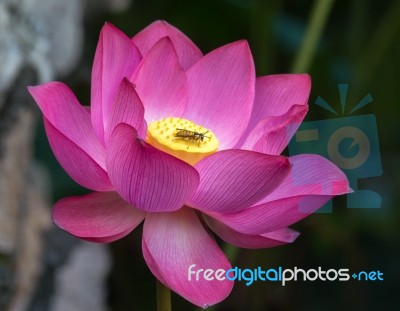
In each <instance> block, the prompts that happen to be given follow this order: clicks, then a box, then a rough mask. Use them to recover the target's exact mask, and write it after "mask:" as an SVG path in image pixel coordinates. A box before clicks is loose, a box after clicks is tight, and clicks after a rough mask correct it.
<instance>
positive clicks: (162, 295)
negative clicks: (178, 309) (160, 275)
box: [157, 280, 172, 311]
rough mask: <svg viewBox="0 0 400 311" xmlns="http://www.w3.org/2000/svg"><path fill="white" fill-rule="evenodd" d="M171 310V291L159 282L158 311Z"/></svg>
mask: <svg viewBox="0 0 400 311" xmlns="http://www.w3.org/2000/svg"><path fill="white" fill-rule="evenodd" d="M171 310H172V307H171V290H170V289H169V288H168V287H166V286H164V284H162V283H161V282H160V281H158V280H157V311H171Z"/></svg>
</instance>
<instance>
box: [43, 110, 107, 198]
mask: <svg viewBox="0 0 400 311" xmlns="http://www.w3.org/2000/svg"><path fill="white" fill-rule="evenodd" d="M44 125H45V129H46V133H47V138H48V140H49V143H50V146H51V149H52V150H53V152H54V155H55V157H56V158H57V160H58V162H59V163H60V165H61V166H62V167H63V169H64V170H65V171H66V172H67V173H68V175H70V176H71V178H72V179H73V180H75V181H76V182H77V183H78V184H80V185H81V186H83V187H85V188H88V189H91V190H95V191H110V190H113V189H114V187H113V185H112V184H111V182H110V180H109V178H108V175H107V172H106V171H105V170H104V169H103V168H102V167H101V166H100V165H99V164H98V163H97V162H96V161H94V160H93V158H91V157H90V156H89V155H88V154H87V153H86V152H85V151H84V150H83V149H82V148H80V147H79V146H77V145H76V144H74V143H73V142H72V141H71V140H70V139H68V138H67V137H66V136H65V135H63V134H62V133H61V132H60V131H58V130H57V129H56V128H55V127H54V126H53V125H52V124H51V123H50V122H49V121H48V120H47V119H46V118H44Z"/></svg>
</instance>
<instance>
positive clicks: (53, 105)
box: [28, 82, 105, 167]
mask: <svg viewBox="0 0 400 311" xmlns="http://www.w3.org/2000/svg"><path fill="white" fill-rule="evenodd" d="M28 90H29V92H30V93H31V95H32V96H33V98H34V99H35V101H36V103H37V104H38V106H39V108H40V110H42V112H43V115H44V117H45V118H46V119H47V120H48V121H49V122H50V123H51V124H52V125H53V127H55V128H56V129H57V130H58V131H60V132H61V133H62V134H63V135H65V136H66V137H67V138H68V139H69V140H71V141H72V142H73V143H74V144H76V145H77V146H79V147H80V148H82V149H83V150H84V151H85V152H86V153H87V154H88V155H90V157H92V158H93V159H94V160H95V161H96V162H97V163H98V164H99V165H100V166H102V167H104V166H105V163H104V161H105V150H104V147H103V146H102V145H101V144H100V143H99V141H98V139H97V137H96V134H95V133H94V130H93V127H92V124H91V122H90V112H89V111H88V110H87V109H85V107H83V106H81V104H80V103H79V101H78V100H77V99H76V97H75V95H74V93H72V91H71V90H70V89H69V88H68V86H66V85H65V84H64V83H61V82H50V83H46V84H42V85H38V86H34V87H28Z"/></svg>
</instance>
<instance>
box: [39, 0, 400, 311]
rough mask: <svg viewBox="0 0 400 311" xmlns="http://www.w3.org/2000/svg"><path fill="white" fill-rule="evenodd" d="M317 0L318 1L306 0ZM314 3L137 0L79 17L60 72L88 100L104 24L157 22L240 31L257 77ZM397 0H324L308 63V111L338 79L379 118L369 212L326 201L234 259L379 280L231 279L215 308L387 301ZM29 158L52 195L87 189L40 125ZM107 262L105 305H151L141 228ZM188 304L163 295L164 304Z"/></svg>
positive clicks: (387, 306)
mask: <svg viewBox="0 0 400 311" xmlns="http://www.w3.org/2000/svg"><path fill="white" fill-rule="evenodd" d="M316 1H320V0H316ZM313 3H314V2H313V1H306V0H300V1H282V0H277V1H262V0H253V1H251V0H248V1H246V0H225V1H223V0H202V1H199V0H196V1H184V0H156V1H145V0H135V1H134V2H133V3H132V5H131V6H130V7H129V9H127V10H126V11H124V12H121V13H119V14H114V15H102V14H97V15H96V14H95V15H94V14H88V15H89V18H88V19H87V20H86V24H85V38H86V39H85V51H84V54H83V56H82V60H81V65H80V66H79V67H78V69H77V70H76V71H75V72H74V73H73V74H72V75H71V76H69V77H68V78H66V79H65V80H64V81H65V82H66V83H67V84H68V85H70V86H71V88H72V89H73V90H74V92H76V94H78V98H79V99H80V100H81V102H82V103H83V104H88V103H89V98H90V93H89V92H90V70H91V65H92V60H93V56H94V52H95V48H96V43H97V39H98V34H99V32H100V29H101V27H102V25H103V23H104V22H105V21H110V22H112V23H113V24H115V25H116V26H117V27H119V28H120V29H122V30H123V31H124V32H126V33H127V34H128V35H130V36H133V35H134V34H135V33H136V32H138V31H139V30H141V29H142V28H144V27H145V26H147V25H148V24H149V23H151V22H152V21H154V20H156V19H165V20H167V21H168V22H169V23H171V24H173V25H175V26H176V27H178V28H179V29H181V30H182V31H183V32H185V33H186V34H187V35H188V36H189V37H190V38H191V39H192V40H193V41H194V42H195V43H196V44H197V45H198V46H199V47H200V49H201V50H202V51H203V52H204V53H207V52H209V51H210V50H212V49H214V48H217V47H219V46H221V45H224V44H226V43H229V42H231V41H235V40H239V39H247V40H248V41H249V43H250V46H251V49H252V52H253V56H254V59H255V64H256V68H257V74H258V75H265V74H274V73H286V72H290V70H291V68H292V66H293V63H294V62H295V59H296V57H297V55H298V52H299V49H300V46H301V42H302V40H303V38H304V34H305V32H306V29H307V24H308V19H309V16H310V12H311V9H312V6H313ZM399 55H400V1H398V0H391V1H383V0H380V1H378V0H349V1H345V0H342V1H336V2H334V5H333V8H332V11H331V14H330V16H329V18H328V20H327V24H326V28H325V29H324V31H323V34H322V38H321V40H320V42H319V44H318V46H317V49H316V54H315V57H314V58H313V60H312V63H311V65H310V67H309V69H308V73H309V74H310V75H311V77H312V81H313V87H312V93H311V96H310V101H309V104H310V112H309V114H308V116H307V120H320V119H325V118H331V117H332V116H331V115H330V114H329V113H328V112H326V111H324V110H323V109H321V108H320V107H318V106H316V105H313V103H314V101H315V98H316V97H317V96H318V95H321V96H323V97H324V99H326V100H327V101H328V102H329V103H332V104H333V106H334V107H336V108H339V107H340V103H339V97H338V93H337V84H338V83H349V84H350V85H349V96H350V98H349V99H348V100H349V102H350V103H354V104H355V103H356V102H357V101H358V100H359V99H361V98H362V97H363V96H364V95H365V94H367V93H371V94H372V96H373V98H374V101H373V103H372V104H371V105H368V106H366V107H364V108H362V109H361V110H359V111H358V112H357V113H356V114H367V113H373V114H375V115H376V118H377V122H378V131H379V138H380V148H381V156H382V162H383V163H382V164H383V175H382V176H380V177H374V178H370V179H368V180H363V181H360V188H362V187H366V188H368V189H371V190H374V191H377V192H378V193H380V194H381V196H382V200H383V203H382V206H381V208H379V209H373V210H367V209H352V210H350V209H347V208H346V201H345V200H344V199H338V200H337V201H335V202H334V210H333V213H332V214H316V215H313V216H311V217H309V218H307V219H305V220H303V221H301V222H300V223H298V224H296V225H295V226H294V228H295V229H296V230H299V231H300V232H301V233H302V235H301V236H300V238H299V239H298V240H297V241H296V242H295V243H294V244H292V245H288V246H284V247H280V248H274V249H266V250H239V252H238V253H237V256H236V258H235V264H236V265H238V266H239V267H257V266H262V267H277V266H283V267H289V268H292V267H294V266H297V267H300V268H304V269H306V268H317V267H318V266H321V267H323V268H326V269H329V268H349V269H350V270H378V269H379V270H381V271H383V272H384V277H385V280H384V281H383V282H380V283H377V282H375V283H358V282H356V281H350V282H346V283H343V282H342V283H341V282H331V283H323V282H297V283H290V284H288V285H287V286H285V287H282V286H281V285H279V284H268V283H262V282H258V283H256V284H253V285H252V286H250V287H246V286H245V285H244V283H236V285H235V289H234V291H233V293H232V294H231V295H230V297H229V298H227V299H226V300H225V301H224V302H222V303H221V304H219V305H218V306H216V307H214V308H213V310H375V309H378V308H379V309H382V310H393V309H396V308H395V306H396V303H397V304H398V297H397V296H396V294H397V290H396V289H398V286H397V285H398V280H399V279H400V269H398V267H397V264H398V262H399V255H400V247H399V243H398V241H399V238H400V236H399V230H398V228H399V225H400V222H399V216H400V209H399V203H400V196H399V192H398V189H399V185H400V165H398V159H399V158H400V157H399V156H400V154H399V141H400V138H399V137H400V135H397V134H398V133H400V118H399V116H400V105H399V96H398V93H399V89H398V85H399V81H400V77H399V73H400V61H399ZM36 147H37V148H36V151H37V158H38V159H39V160H40V161H42V162H43V163H45V165H47V166H48V167H49V168H50V171H51V172H52V178H53V185H54V200H56V199H58V198H61V197H64V196H67V195H77V194H81V193H83V192H85V190H83V189H81V188H80V187H78V186H76V185H75V184H74V182H72V181H71V180H70V178H69V177H68V176H67V175H66V174H65V173H64V172H63V170H62V169H61V168H60V167H59V166H58V164H57V162H56V161H55V159H54V157H53V155H52V152H51V150H50V148H49V146H48V144H47V140H46V138H45V135H44V131H43V128H42V125H40V126H39V130H38V138H37V141H36ZM111 249H112V251H113V254H114V266H113V271H112V273H111V275H110V283H109V284H110V296H109V302H110V305H111V307H112V310H114V311H122V310H154V309H155V282H154V279H153V277H152V275H151V273H150V272H149V271H148V268H147V267H146V265H145V263H144V260H143V258H142V254H141V229H140V228H139V229H137V230H135V231H134V233H133V234H131V235H130V236H128V237H127V238H125V239H123V240H121V241H118V242H116V243H113V244H112V245H111ZM194 309H195V308H194V307H193V306H192V305H190V304H189V303H188V302H186V301H184V300H183V299H181V298H180V297H178V296H177V295H173V310H194Z"/></svg>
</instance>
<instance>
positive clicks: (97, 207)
mask: <svg viewBox="0 0 400 311" xmlns="http://www.w3.org/2000/svg"><path fill="white" fill-rule="evenodd" d="M310 88H311V82H310V78H309V76H308V75H304V74H296V75H295V74H293V75H273V76H264V77H259V78H256V77H255V71H254V64H253V59H252V55H251V52H250V50H249V46H248V44H247V42H246V41H238V42H234V43H231V44H228V45H225V46H223V47H221V48H218V49H216V50H214V51H212V52H210V53H208V54H207V55H203V54H202V53H201V52H200V50H199V49H198V48H197V47H196V46H195V45H194V44H193V43H192V42H191V41H190V40H189V39H188V38H187V37H186V36H185V35H184V34H183V33H181V32H180V31H179V30H178V29H176V28H174V27H173V26H171V25H169V24H167V23H166V22H162V21H157V22H155V23H153V24H151V25H150V26H148V27H147V28H146V29H144V30H143V31H141V32H140V33H139V34H137V35H136V36H135V37H134V38H133V39H130V38H128V37H127V36H126V35H124V34H123V33H122V32H121V31H119V30H118V29H116V28H115V27H114V26H112V25H110V24H106V25H105V26H104V27H103V29H102V31H101V35H100V40H99V43H98V47H97V51H96V56H95V59H94V65H93V71H92V89H91V108H90V109H87V108H86V107H83V106H81V105H80V103H79V102H78V100H77V99H76V98H75V96H74V94H73V93H72V92H71V90H70V89H69V88H68V87H67V86H66V85H64V84H62V83H60V82H51V83H47V84H44V85H40V86H35V87H30V88H29V91H30V93H31V94H32V96H33V97H34V99H35V100H36V102H37V104H38V105H39V107H40V109H41V110H42V112H43V115H44V124H45V128H46V132H47V136H48V139H49V142H50V145H51V147H52V149H53V152H54V154H55V156H56V157H57V159H58V161H59V162H60V164H61V165H62V167H63V168H64V169H65V170H66V171H67V173H68V174H69V175H70V176H71V177H72V178H73V179H74V180H75V181H76V182H77V183H79V184H80V185H82V186H83V187H86V188H88V189H91V190H94V192H93V193H91V194H88V195H84V196H80V197H70V198H65V199H62V200H60V201H59V202H57V203H56V204H55V206H54V209H53V221H54V223H55V224H57V225H58V226H59V227H60V228H62V229H64V230H66V231H67V232H69V233H71V234H73V235H74V236H76V237H78V238H81V239H84V240H88V241H93V242H112V241H115V240H117V239H120V238H122V237H124V236H125V235H127V234H128V233H129V232H131V231H132V230H133V229H134V228H135V227H137V226H138V225H139V224H140V223H141V222H142V221H143V220H144V226H143V243H142V248H143V255H144V258H145V260H146V262H147V264H148V266H149V268H150V270H151V271H152V273H153V274H154V275H155V276H156V277H157V279H158V280H160V281H161V282H162V283H163V284H164V285H166V286H167V287H169V288H171V289H172V290H174V291H175V292H177V293H178V294H180V295H181V296H183V297H184V298H186V299H187V300H189V301H191V302H192V303H194V304H196V305H198V306H202V307H204V306H209V305H213V304H215V303H217V302H219V301H221V300H223V299H224V298H226V297H227V296H228V295H229V293H230V291H231V289H232V287H233V282H231V281H228V280H225V281H218V280H213V281H205V280H199V281H193V280H192V281H188V267H189V266H190V265H191V264H196V267H197V268H203V269H207V268H211V269H214V270H217V269H225V270H228V269H229V268H230V267H231V266H230V263H229V262H228V260H227V258H226V257H225V255H224V253H223V252H222V251H221V250H220V248H219V247H218V245H217V243H216V242H215V240H214V239H213V238H212V237H211V236H210V234H209V232H208V231H207V229H206V226H208V227H209V228H211V229H212V230H213V231H214V232H215V233H216V234H217V235H218V236H219V237H220V238H222V239H223V240H225V241H226V242H228V243H231V244H233V245H236V246H239V247H244V248H265V247H274V246H278V245H282V244H285V243H291V242H293V241H294V240H295V239H296V237H297V236H298V234H299V233H298V232H296V231H294V230H292V229H289V228H288V226H289V225H291V224H293V223H295V222H297V221H299V220H300V219H302V218H304V217H306V216H307V215H309V214H310V213H312V212H314V211H315V210H316V209H318V208H319V207H321V206H322V205H323V204H324V203H326V202H327V201H328V200H329V199H331V198H332V197H333V196H335V195H340V194H344V193H347V192H349V186H348V182H347V179H346V177H345V175H344V174H343V173H342V172H341V171H340V170H339V169H338V168H337V167H336V166H335V165H334V164H332V163H331V162H329V161H328V160H326V159H324V158H322V157H319V156H316V155H299V156H293V157H289V158H287V157H284V156H280V153H281V152H282V151H283V149H284V148H285V147H286V145H287V143H288V141H289V139H290V138H291V136H292V135H293V134H294V132H295V130H296V129H297V127H298V125H299V124H300V123H301V121H302V119H303V118H304V116H305V114H306V112H307V109H308V106H307V100H308V97H309V93H310ZM200 124H201V125H200ZM178 129H179V130H178ZM179 132H180V133H179ZM180 135H181V136H182V135H183V136H187V137H186V138H185V137H177V136H180ZM304 208H306V209H307V210H306V211H304Z"/></svg>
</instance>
